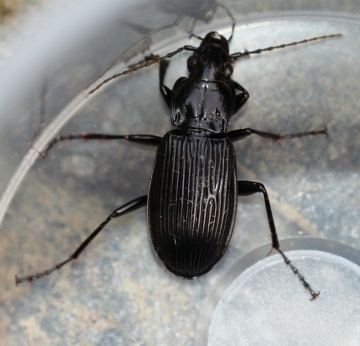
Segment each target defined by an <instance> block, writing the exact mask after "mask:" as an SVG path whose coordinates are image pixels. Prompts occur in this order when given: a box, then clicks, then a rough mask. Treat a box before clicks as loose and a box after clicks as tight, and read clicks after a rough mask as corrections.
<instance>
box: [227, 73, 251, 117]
mask: <svg viewBox="0 0 360 346" xmlns="http://www.w3.org/2000/svg"><path fill="white" fill-rule="evenodd" d="M228 83H229V84H231V85H232V86H233V87H234V88H235V89H236V90H238V91H240V93H239V94H236V103H235V108H234V113H233V114H235V113H236V112H237V111H239V110H240V108H241V107H242V106H243V105H244V104H245V102H246V101H247V100H248V99H249V97H250V95H249V93H248V91H247V90H246V89H245V88H244V87H243V86H242V85H240V84H239V83H237V82H235V81H233V80H232V79H230V80H229V82H228Z"/></svg>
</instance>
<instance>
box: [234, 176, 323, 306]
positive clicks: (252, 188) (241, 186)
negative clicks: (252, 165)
mask: <svg viewBox="0 0 360 346" xmlns="http://www.w3.org/2000/svg"><path fill="white" fill-rule="evenodd" d="M258 192H260V193H262V194H263V196H264V202H265V208H266V214H267V219H268V222H269V227H270V231H271V240H272V248H273V249H275V250H276V251H277V252H278V253H279V254H280V255H281V257H282V258H283V259H284V262H285V264H286V265H288V266H289V267H290V268H291V270H292V271H293V273H294V274H295V275H296V276H297V277H298V278H299V280H300V281H301V282H302V283H303V285H304V287H305V288H306V289H307V290H308V291H309V293H310V294H311V296H312V298H311V300H313V299H315V298H316V297H317V296H318V295H319V294H320V292H315V291H314V290H313V289H312V287H311V286H310V284H309V283H308V282H307V281H306V280H305V277H304V276H303V275H302V274H301V273H300V272H299V270H298V269H297V268H296V267H295V266H294V264H293V263H292V262H291V261H290V260H289V259H288V258H287V256H286V255H285V254H284V253H283V251H282V250H281V249H280V244H279V240H278V236H277V233H276V228H275V222H274V217H273V214H272V211H271V205H270V200H269V196H268V194H267V191H266V189H265V186H264V185H263V184H261V183H258V182H254V181H247V180H238V195H239V196H249V195H252V194H254V193H258Z"/></svg>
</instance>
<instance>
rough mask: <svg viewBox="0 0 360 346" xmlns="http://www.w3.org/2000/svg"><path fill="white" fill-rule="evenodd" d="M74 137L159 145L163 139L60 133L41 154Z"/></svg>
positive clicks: (144, 136)
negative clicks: (124, 140)
mask: <svg viewBox="0 0 360 346" xmlns="http://www.w3.org/2000/svg"><path fill="white" fill-rule="evenodd" d="M74 139H82V140H83V141H87V140H92V139H96V140H111V139H126V140H128V141H130V142H135V143H141V144H147V145H155V146H158V145H159V144H160V142H161V140H162V137H159V136H154V135H110V134H105V133H77V134H69V135H60V136H56V137H54V138H53V139H52V140H51V141H50V142H49V143H48V144H47V146H46V148H45V149H44V150H43V151H42V152H40V156H41V157H42V158H44V157H45V156H46V154H47V153H48V151H49V150H50V149H51V148H52V147H53V146H54V145H55V144H56V143H59V142H62V141H70V140H74Z"/></svg>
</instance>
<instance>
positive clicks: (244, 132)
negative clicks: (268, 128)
mask: <svg viewBox="0 0 360 346" xmlns="http://www.w3.org/2000/svg"><path fill="white" fill-rule="evenodd" d="M252 134H255V135H257V136H260V137H264V138H269V139H273V140H274V141H279V140H281V139H292V138H301V137H306V136H315V135H326V137H328V136H329V133H328V130H327V127H325V128H323V129H322V130H315V131H308V132H294V133H288V134H285V135H282V134H280V133H273V132H264V131H258V130H254V129H251V128H245V129H237V130H233V131H229V132H228V133H227V135H228V137H229V138H230V139H231V140H232V141H233V142H235V141H239V140H241V139H243V138H245V137H247V136H249V135H252Z"/></svg>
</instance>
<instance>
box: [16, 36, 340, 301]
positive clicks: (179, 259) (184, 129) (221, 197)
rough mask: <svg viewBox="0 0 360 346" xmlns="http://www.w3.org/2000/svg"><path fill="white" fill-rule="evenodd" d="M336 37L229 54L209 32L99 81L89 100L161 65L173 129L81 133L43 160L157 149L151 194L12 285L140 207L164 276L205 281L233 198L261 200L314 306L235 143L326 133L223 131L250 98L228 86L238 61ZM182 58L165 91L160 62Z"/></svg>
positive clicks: (231, 217)
mask: <svg viewBox="0 0 360 346" xmlns="http://www.w3.org/2000/svg"><path fill="white" fill-rule="evenodd" d="M335 36H339V35H327V36H321V37H315V38H312V39H309V40H304V41H300V42H293V43H289V44H283V45H280V46H275V47H268V48H264V49H258V50H255V51H252V52H247V51H246V52H244V53H233V54H229V41H228V40H227V39H226V38H224V37H223V36H220V35H219V34H218V33H216V32H210V33H208V34H207V35H206V36H205V38H203V39H202V38H201V37H197V38H199V39H201V44H200V46H199V47H193V46H184V47H181V48H179V49H178V50H176V51H175V52H172V53H168V54H167V55H165V56H162V57H155V58H154V59H153V60H150V61H145V62H144V63H142V64H139V65H137V66H135V67H132V68H130V69H128V70H125V71H123V72H122V73H120V74H117V75H115V76H113V77H111V78H109V79H107V80H105V81H104V82H102V83H101V84H99V85H98V86H96V87H95V88H94V89H92V90H91V91H90V92H89V93H93V92H94V91H96V90H97V89H99V88H100V87H101V86H102V85H103V84H105V83H107V82H108V81H110V80H111V79H114V78H116V77H117V76H119V75H122V74H127V73H130V72H133V71H136V70H138V69H140V68H142V67H144V66H148V65H151V64H153V63H156V62H160V72H159V77H160V92H161V94H162V96H163V98H164V100H165V102H166V104H167V105H168V107H169V108H170V110H171V122H172V124H173V125H174V126H175V127H176V129H175V130H172V131H170V132H168V133H167V134H166V135H165V136H164V137H159V136H154V135H137V134H135V135H110V134H100V133H83V134H71V135H66V136H58V137H55V138H54V139H53V140H52V141H51V142H49V144H48V146H47V147H46V149H45V151H44V152H43V153H42V156H43V157H44V156H45V155H46V153H47V152H48V150H49V149H50V148H51V147H52V146H53V145H54V144H56V143H58V142H60V141H64V140H72V139H83V140H89V139H98V140H112V139H126V140H128V141H131V142H137V143H142V144H147V145H155V146H157V153H156V158H155V162H154V166H153V171H152V175H151V180H150V187H149V192H148V194H147V195H144V196H141V197H138V198H136V199H133V200H132V201H130V202H128V203H126V204H124V205H122V206H121V207H119V208H117V209H115V210H114V211H113V212H112V213H111V215H110V216H108V217H107V218H106V219H105V220H104V221H103V222H102V223H101V224H100V225H99V226H98V228H96V229H95V231H93V233H91V234H90V236H89V237H88V238H87V239H86V240H85V241H84V242H83V243H82V244H81V245H80V246H79V247H78V249H77V250H76V251H75V252H74V253H73V254H72V255H71V256H70V257H69V258H68V259H66V260H65V261H63V262H61V263H59V264H57V265H56V266H54V267H52V268H50V269H48V270H46V271H44V272H41V273H38V274H36V275H32V276H27V277H23V278H17V277H16V284H19V283H22V282H24V281H33V280H35V279H39V278H42V277H44V276H46V275H49V274H51V273H52V272H54V271H55V270H57V269H60V268H61V267H62V266H64V265H65V264H66V263H68V262H70V261H72V260H74V259H77V258H78V256H79V255H80V254H81V252H82V251H83V250H84V249H85V248H86V247H87V246H88V244H89V243H90V242H91V241H92V240H93V239H94V238H95V237H96V236H97V235H98V234H99V233H100V232H101V230H102V229H103V228H104V227H105V225H106V224H107V223H108V222H109V221H110V220H112V219H114V218H117V217H120V216H122V215H124V214H126V213H129V212H131V211H133V210H136V209H138V208H140V207H142V206H145V205H147V217H148V225H149V232H150V238H151V241H152V245H153V248H154V251H155V252H156V253H157V255H158V256H159V258H160V259H161V261H162V262H163V263H164V265H165V266H166V268H167V269H168V270H169V271H171V272H172V273H174V274H175V275H178V276H181V277H183V278H188V279H191V278H194V277H197V276H200V275H203V274H205V273H207V272H208V271H210V270H211V269H212V267H213V266H214V265H215V264H216V263H217V262H218V261H219V260H220V258H221V257H222V256H223V255H224V253H225V251H226V249H227V247H228V245H229V242H230V239H231V235H232V232H233V228H234V222H235V215H236V206H237V197H238V196H248V195H252V194H255V193H262V195H263V197H264V202H265V208H266V212H267V219H268V223H269V227H270V231H271V238H272V248H273V249H275V250H277V251H278V252H279V254H280V255H281V256H282V257H283V259H284V261H285V263H286V264H287V265H289V266H290V268H291V269H292V271H293V272H294V274H295V275H297V276H298V278H299V279H300V281H301V282H302V283H303V285H304V286H305V288H306V289H307V290H308V291H309V292H310V294H311V296H312V299H315V298H316V297H317V296H318V295H319V292H315V291H314V290H313V289H312V288H311V286H310V285H309V283H308V282H307V281H306V280H305V278H304V276H303V275H301V273H300V272H299V271H298V269H297V268H296V267H295V266H294V265H293V264H292V262H291V261H290V260H289V259H288V258H287V257H286V255H285V254H284V253H283V252H282V250H281V249H280V245H279V241H278V237H277V233H276V228H275V223H274V219H273V215H272V211H271V206H270V201H269V197H268V194H267V191H266V189H265V186H264V185H263V184H261V183H259V182H254V181H244V180H237V177H236V156H235V150H234V146H233V142H235V141H238V140H242V139H244V138H246V137H248V136H250V135H251V134H255V135H258V136H261V137H265V138H270V139H273V140H280V139H285V138H295V137H303V136H309V135H317V134H325V135H327V130H326V128H325V129H323V130H318V131H309V132H302V133H290V134H287V135H281V134H276V133H269V132H263V131H258V130H255V129H251V128H242V129H237V130H233V131H229V132H226V131H227V128H228V126H229V122H230V118H231V116H232V115H233V114H235V113H236V112H238V111H239V110H240V108H241V107H242V106H243V105H244V104H245V102H246V101H247V100H248V98H249V93H248V92H247V91H246V90H245V89H244V88H243V87H242V86H241V85H240V84H239V83H237V82H235V81H234V80H232V79H231V75H232V72H233V67H232V64H233V63H234V61H235V60H236V59H238V58H240V57H242V56H245V55H250V54H257V53H261V52H263V51H270V50H273V49H276V48H284V47H286V46H291V45H296V44H299V43H305V42H309V41H315V40H318V39H323V38H329V37H335ZM183 50H187V51H191V52H193V54H192V55H191V56H190V57H189V58H188V61H187V67H188V70H189V77H181V78H179V79H178V80H177V81H176V83H175V85H174V87H173V89H172V90H171V89H170V88H168V87H167V86H166V85H165V84H164V78H165V74H166V70H167V67H168V64H169V63H168V62H167V61H166V60H165V59H167V58H170V57H172V56H173V55H175V54H177V53H179V52H181V51H183Z"/></svg>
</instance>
